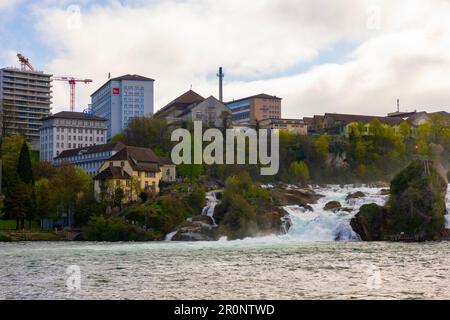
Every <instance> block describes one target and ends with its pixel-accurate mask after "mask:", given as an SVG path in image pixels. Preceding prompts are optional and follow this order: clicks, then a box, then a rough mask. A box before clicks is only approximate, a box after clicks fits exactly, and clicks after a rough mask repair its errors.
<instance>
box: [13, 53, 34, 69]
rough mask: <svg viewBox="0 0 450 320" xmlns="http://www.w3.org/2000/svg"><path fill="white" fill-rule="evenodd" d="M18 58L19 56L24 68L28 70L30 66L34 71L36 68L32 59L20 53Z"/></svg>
mask: <svg viewBox="0 0 450 320" xmlns="http://www.w3.org/2000/svg"><path fill="white" fill-rule="evenodd" d="M17 58H19V62H20V65H21V66H22V70H26V69H27V67H28V68H29V69H30V70H31V71H34V68H33V66H32V65H31V63H30V60H29V59H28V58H26V57H25V56H23V55H22V54H20V53H18V54H17Z"/></svg>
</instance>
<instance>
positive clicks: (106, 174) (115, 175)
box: [94, 167, 131, 180]
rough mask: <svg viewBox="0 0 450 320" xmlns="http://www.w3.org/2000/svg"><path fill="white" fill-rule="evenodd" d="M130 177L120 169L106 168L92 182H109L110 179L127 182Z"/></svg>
mask: <svg viewBox="0 0 450 320" xmlns="http://www.w3.org/2000/svg"><path fill="white" fill-rule="evenodd" d="M130 178H131V176H130V175H129V174H128V173H127V172H126V171H125V170H123V169H122V168H119V167H108V168H106V169H105V170H103V171H102V172H100V173H98V174H97V175H96V176H95V177H94V180H110V179H122V180H128V179H130Z"/></svg>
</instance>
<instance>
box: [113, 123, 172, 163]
mask: <svg viewBox="0 0 450 320" xmlns="http://www.w3.org/2000/svg"><path fill="white" fill-rule="evenodd" d="M122 139H123V140H122V141H123V142H124V143H125V144H127V145H130V146H135V147H145V148H151V149H152V150H153V151H154V152H155V153H156V154H158V155H160V156H163V155H169V154H170V151H171V146H172V142H171V141H170V129H169V126H168V124H167V122H166V120H163V119H155V118H151V117H136V118H132V119H131V120H130V121H129V122H128V127H127V128H126V129H125V130H124V132H123V138H122Z"/></svg>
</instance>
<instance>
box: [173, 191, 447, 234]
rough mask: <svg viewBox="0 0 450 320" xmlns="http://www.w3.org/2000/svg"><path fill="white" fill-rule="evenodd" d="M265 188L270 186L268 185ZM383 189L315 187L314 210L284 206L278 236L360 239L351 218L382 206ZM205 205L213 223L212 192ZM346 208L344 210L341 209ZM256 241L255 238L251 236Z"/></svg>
mask: <svg viewBox="0 0 450 320" xmlns="http://www.w3.org/2000/svg"><path fill="white" fill-rule="evenodd" d="M264 187H265V188H272V186H270V185H267V186H264ZM381 190H382V188H374V187H368V186H364V185H363V186H358V187H356V186H354V185H345V186H339V185H328V186H326V187H320V188H319V187H318V188H314V192H316V193H317V194H320V195H323V196H324V197H322V198H320V199H319V200H318V201H317V203H316V204H311V207H312V208H313V209H314V211H312V212H311V211H308V210H305V209H304V208H303V207H300V206H286V207H284V209H285V210H286V212H288V213H289V216H290V219H291V223H292V225H291V228H290V229H289V231H288V232H287V234H285V235H282V236H279V237H277V238H278V239H279V240H293V241H303V242H310V241H334V240H341V241H351V240H360V238H359V236H358V234H356V233H355V232H354V231H353V230H352V228H351V226H350V220H351V219H352V218H353V217H354V216H355V215H356V214H357V213H358V211H359V208H360V207H361V206H362V205H364V204H368V203H376V204H378V205H384V204H385V202H386V201H387V199H388V196H386V195H381V194H380V193H381ZM357 191H361V192H363V193H364V194H365V197H362V198H357V199H350V200H346V198H347V195H348V194H351V193H355V192H357ZM206 198H207V204H206V206H205V208H204V209H203V212H202V215H204V216H208V217H210V218H211V220H212V222H213V224H214V225H215V224H216V222H215V220H214V208H215V207H216V206H217V204H218V203H219V200H217V198H216V193H215V192H208V193H207V195H206ZM330 201H339V202H340V203H341V205H342V209H340V210H335V211H325V210H324V209H323V208H324V207H325V205H326V204H327V203H328V202H330ZM446 207H447V213H448V214H447V215H446V227H447V228H450V184H449V186H448V191H447V198H446ZM344 209H345V210H344ZM174 234H175V233H171V234H169V235H167V237H166V241H167V240H168V241H170V240H171V238H172V237H173V235H174ZM254 240H256V239H254Z"/></svg>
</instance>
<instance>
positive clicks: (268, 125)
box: [259, 118, 308, 135]
mask: <svg viewBox="0 0 450 320" xmlns="http://www.w3.org/2000/svg"><path fill="white" fill-rule="evenodd" d="M259 127H260V128H262V129H278V130H285V131H288V132H290V133H293V134H296V135H307V134H308V127H307V125H306V124H305V122H304V121H303V120H302V119H278V118H270V119H264V120H261V121H260V122H259Z"/></svg>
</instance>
